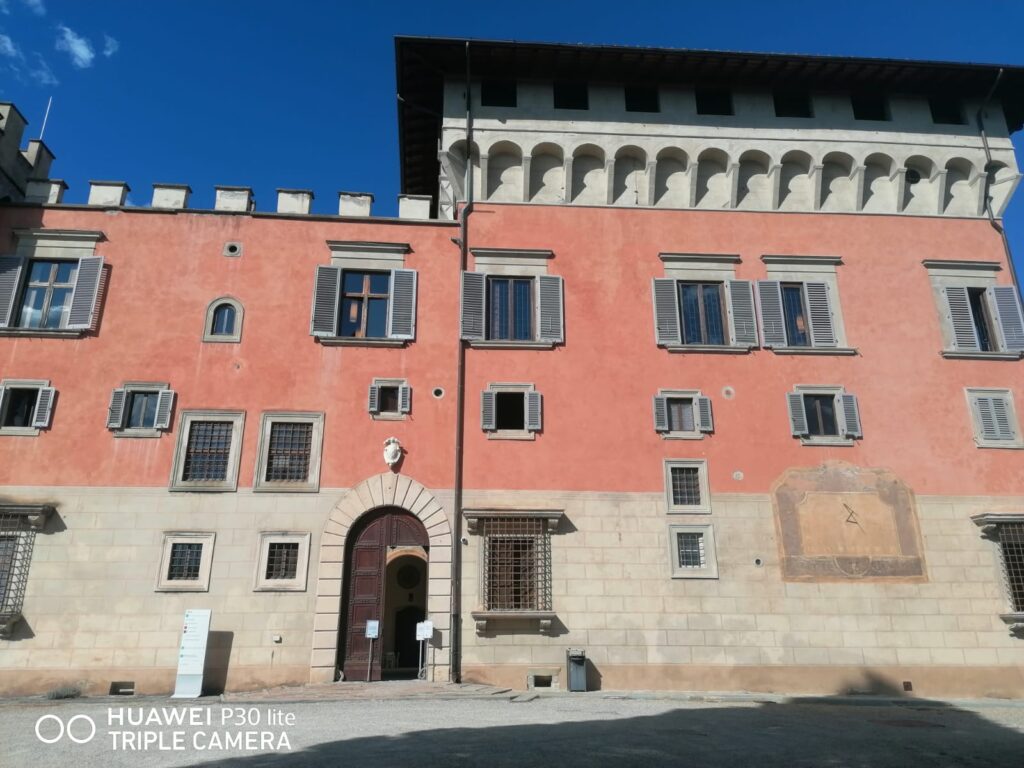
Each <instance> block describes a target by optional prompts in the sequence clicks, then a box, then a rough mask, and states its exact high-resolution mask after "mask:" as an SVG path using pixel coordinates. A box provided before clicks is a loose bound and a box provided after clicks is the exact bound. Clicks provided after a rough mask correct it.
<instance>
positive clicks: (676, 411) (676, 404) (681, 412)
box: [668, 397, 697, 432]
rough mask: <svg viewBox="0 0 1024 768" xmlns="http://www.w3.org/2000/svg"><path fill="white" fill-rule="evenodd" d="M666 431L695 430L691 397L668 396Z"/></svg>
mask: <svg viewBox="0 0 1024 768" xmlns="http://www.w3.org/2000/svg"><path fill="white" fill-rule="evenodd" d="M668 431H669V432H696V431H697V422H696V421H695V420H694V418H693V398H692V397H670V398H668Z"/></svg>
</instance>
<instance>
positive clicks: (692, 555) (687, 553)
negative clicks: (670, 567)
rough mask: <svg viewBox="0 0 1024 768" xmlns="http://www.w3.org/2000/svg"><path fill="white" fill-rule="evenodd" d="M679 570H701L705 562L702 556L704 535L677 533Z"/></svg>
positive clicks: (703, 555)
mask: <svg viewBox="0 0 1024 768" xmlns="http://www.w3.org/2000/svg"><path fill="white" fill-rule="evenodd" d="M676 547H677V550H678V552H679V567H680V568H703V567H704V565H705V563H706V562H707V559H706V556H705V554H704V534H702V533H693V532H679V533H677V534H676Z"/></svg>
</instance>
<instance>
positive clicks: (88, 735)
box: [36, 715, 96, 744]
mask: <svg viewBox="0 0 1024 768" xmlns="http://www.w3.org/2000/svg"><path fill="white" fill-rule="evenodd" d="M44 723H51V724H48V725H44ZM65 736H67V737H68V739H69V740H70V741H73V742H74V743H75V744H88V743H89V742H90V741H92V740H93V738H94V737H95V736H96V722H95V721H94V720H93V719H92V718H91V717H89V716H88V715H74V716H73V717H71V718H70V719H68V721H67V723H65V722H64V721H63V720H62V719H61V718H59V717H57V715H43V716H42V717H40V718H39V719H38V720H36V738H37V739H39V740H40V741H41V742H43V744H56V743H57V742H58V741H60V740H61V739H63V738H64V737H65Z"/></svg>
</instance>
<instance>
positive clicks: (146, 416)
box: [107, 381, 175, 437]
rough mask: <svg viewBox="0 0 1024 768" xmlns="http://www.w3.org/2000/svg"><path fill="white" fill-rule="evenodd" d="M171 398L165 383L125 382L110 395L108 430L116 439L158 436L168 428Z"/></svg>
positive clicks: (170, 392)
mask: <svg viewBox="0 0 1024 768" xmlns="http://www.w3.org/2000/svg"><path fill="white" fill-rule="evenodd" d="M174 398H175V392H174V390H172V389H170V388H169V387H168V385H167V384H165V383H157V382H145V381H136V382H126V383H125V384H122V385H121V386H120V387H118V388H117V389H115V390H114V391H113V392H111V393H110V405H109V406H108V408H107V429H109V430H111V431H113V433H114V435H115V436H117V437H160V435H161V433H162V431H164V430H168V429H170V428H171V412H172V410H173V408H174Z"/></svg>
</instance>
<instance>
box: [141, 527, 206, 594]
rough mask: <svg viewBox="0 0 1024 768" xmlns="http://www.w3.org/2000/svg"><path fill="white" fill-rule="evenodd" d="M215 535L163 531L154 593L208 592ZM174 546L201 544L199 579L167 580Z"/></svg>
mask: <svg viewBox="0 0 1024 768" xmlns="http://www.w3.org/2000/svg"><path fill="white" fill-rule="evenodd" d="M216 540H217V534H216V533H214V532H213V531H165V532H164V541H163V546H162V548H161V553H160V569H159V570H158V571H157V576H156V587H155V589H154V591H156V592H209V591H210V572H211V570H212V567H213V547H214V544H215V543H216ZM175 544H202V545H203V553H202V558H201V560H200V562H199V577H198V578H197V579H194V580H187V581H186V580H184V579H169V578H167V571H168V569H169V568H170V565H171V549H172V547H173V545H175Z"/></svg>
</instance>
